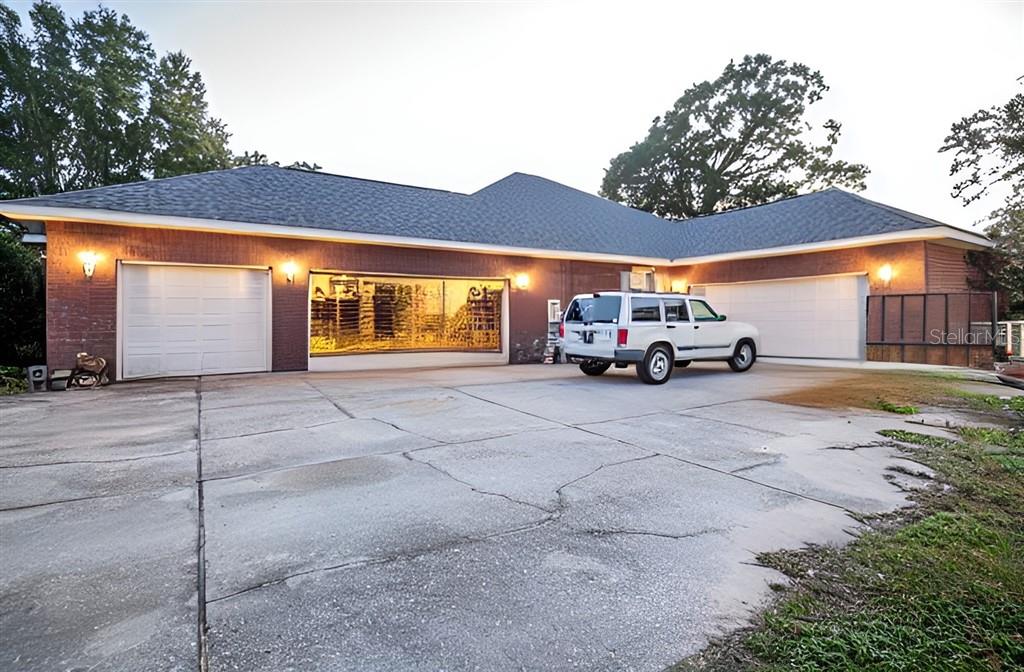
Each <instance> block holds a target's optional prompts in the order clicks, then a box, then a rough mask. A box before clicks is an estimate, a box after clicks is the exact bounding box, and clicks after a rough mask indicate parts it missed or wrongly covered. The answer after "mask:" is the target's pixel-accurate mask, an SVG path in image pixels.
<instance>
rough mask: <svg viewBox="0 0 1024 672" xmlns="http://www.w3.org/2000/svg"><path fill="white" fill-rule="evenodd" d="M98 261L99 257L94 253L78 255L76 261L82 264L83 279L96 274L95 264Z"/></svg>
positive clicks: (80, 253)
mask: <svg viewBox="0 0 1024 672" xmlns="http://www.w3.org/2000/svg"><path fill="white" fill-rule="evenodd" d="M99 259H100V258H99V255H97V254H96V253H95V252H79V253H78V260H79V261H81V262H82V273H84V274H85V277H87V278H91V277H92V274H93V273H95V272H96V262H97V261H99Z"/></svg>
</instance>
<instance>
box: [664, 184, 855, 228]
mask: <svg viewBox="0 0 1024 672" xmlns="http://www.w3.org/2000/svg"><path fill="white" fill-rule="evenodd" d="M829 191H838V192H839V193H841V194H845V193H846V192H845V191H843V190H842V189H840V188H839V187H825V188H824V189H818V190H817V191H809V192H807V193H806V194H793V195H792V196H784V197H782V198H776V199H775V200H774V201H768V202H767V203H754V204H753V205H741V206H740V207H738V208H729V209H728V210H721V211H719V212H708V213H705V214H703V215H695V216H693V217H687V218H685V219H675V220H670V221H676V222H692V221H693V220H695V219H705V218H708V217H717V216H719V215H727V214H729V213H731V212H739V211H741V210H753V209H754V208H764V207H767V206H769V205H775V204H776V203H785V202H786V201H795V200H796V199H798V198H806V197H808V196H817V195H818V194H824V193H827V192H829ZM865 200H866V199H865Z"/></svg>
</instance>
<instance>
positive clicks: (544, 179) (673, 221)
mask: <svg viewBox="0 0 1024 672" xmlns="http://www.w3.org/2000/svg"><path fill="white" fill-rule="evenodd" d="M517 175H518V176H522V177H528V178H530V179H533V180H540V181H542V182H547V183H549V184H552V185H554V186H556V187H558V188H560V189H567V190H569V191H573V192H576V193H577V194H582V195H584V196H587V197H589V198H593V199H596V200H598V201H601V202H603V203H608V204H610V205H616V206H618V207H620V208H625V209H626V210H631V211H633V212H636V213H639V214H641V215H646V216H647V217H653V218H654V219H657V220H659V221H661V222H665V223H668V224H678V223H679V221H680V220H676V219H670V218H668V217H661V216H660V215H656V214H654V213H653V212H648V211H646V210H642V209H640V208H634V207H633V206H631V205H626V204H625V203H619V202H618V201H613V200H612V199H610V198H605V197H604V196H601V195H600V194H592V193H590V192H589V191H584V190H582V189H578V188H576V187H574V186H572V185H569V184H563V183H561V182H559V181H558V180H552V179H551V178H550V177H544V176H543V175H534V174H533V173H524V172H522V171H519V170H516V171H513V172H511V173H509V174H508V175H506V176H505V177H503V178H501V179H500V180H495V181H494V182H492V183H490V184H488V185H487V186H485V187H481V188H480V189H478V190H476V191H474V192H473V193H472V194H470V196H477V195H479V194H480V193H481V192H484V191H486V190H488V189H490V188H491V187H493V186H495V185H497V184H500V183H502V182H504V181H505V180H507V179H509V178H511V177H516V176H517Z"/></svg>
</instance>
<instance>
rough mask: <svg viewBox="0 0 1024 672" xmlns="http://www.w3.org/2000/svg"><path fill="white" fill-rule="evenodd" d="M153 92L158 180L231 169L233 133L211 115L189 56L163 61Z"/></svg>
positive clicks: (175, 55)
mask: <svg viewBox="0 0 1024 672" xmlns="http://www.w3.org/2000/svg"><path fill="white" fill-rule="evenodd" d="M150 88H151V92H150V99H149V117H150V123H151V124H152V125H153V158H152V165H153V177H169V176H171V175H182V174H185V173H198V172H201V171H204V170H215V169H218V168H228V167H230V166H231V165H232V163H233V157H232V156H231V152H230V151H229V150H228V147H227V143H228V138H229V137H230V133H228V132H227V128H226V127H225V125H224V123H223V122H222V121H221V120H220V119H214V118H212V117H210V115H209V112H208V105H207V103H206V86H205V85H204V84H203V78H202V76H201V75H200V74H199V73H198V72H194V71H192V61H191V60H190V59H189V58H188V57H187V56H186V55H185V54H184V53H182V52H180V51H176V52H173V53H170V54H167V55H166V56H164V57H163V58H161V59H160V63H159V65H158V66H157V68H156V73H155V76H154V77H153V81H152V84H151V87H150Z"/></svg>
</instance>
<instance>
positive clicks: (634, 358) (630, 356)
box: [565, 350, 644, 364]
mask: <svg viewBox="0 0 1024 672" xmlns="http://www.w3.org/2000/svg"><path fill="white" fill-rule="evenodd" d="M565 356H566V358H567V359H568V360H569V361H570V362H584V361H591V362H611V363H613V364H636V363H637V362H642V361H644V351H643V350H616V351H615V356H614V357H588V356H586V355H576V354H573V353H571V352H566V353H565Z"/></svg>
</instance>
